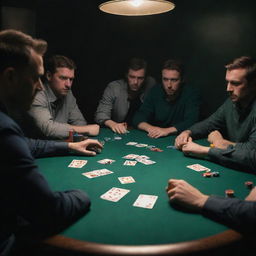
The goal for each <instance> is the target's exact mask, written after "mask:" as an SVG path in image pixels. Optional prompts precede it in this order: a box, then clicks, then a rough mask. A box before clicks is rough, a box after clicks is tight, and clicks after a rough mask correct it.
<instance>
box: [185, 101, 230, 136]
mask: <svg viewBox="0 0 256 256" xmlns="http://www.w3.org/2000/svg"><path fill="white" fill-rule="evenodd" d="M189 130H191V132H192V137H193V139H200V138H204V137H207V136H208V134H209V133H211V132H212V131H214V130H220V131H225V130H226V129H225V115H224V107H223V105H222V106H220V107H219V109H218V110H217V111H216V112H215V113H213V114H212V115H211V116H210V117H208V118H207V119H205V120H203V121H201V122H198V123H196V124H194V125H193V126H191V127H190V128H189Z"/></svg>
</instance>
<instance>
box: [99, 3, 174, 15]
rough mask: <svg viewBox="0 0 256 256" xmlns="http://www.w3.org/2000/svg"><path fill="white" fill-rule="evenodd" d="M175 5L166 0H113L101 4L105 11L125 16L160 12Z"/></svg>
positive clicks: (166, 10) (102, 9)
mask: <svg viewBox="0 0 256 256" xmlns="http://www.w3.org/2000/svg"><path fill="white" fill-rule="evenodd" d="M174 7H175V4H174V3H172V2H170V1H166V0H112V1H107V2H105V3H103V4H101V5H99V8H100V10H101V11H103V12H106V13H110V14H116V15H124V16H143V15H152V14H159V13H164V12H168V11H171V10H172V9H174Z"/></svg>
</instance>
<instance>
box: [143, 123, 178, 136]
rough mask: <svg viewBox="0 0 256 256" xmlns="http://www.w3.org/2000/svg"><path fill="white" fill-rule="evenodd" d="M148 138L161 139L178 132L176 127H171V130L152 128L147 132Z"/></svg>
mask: <svg viewBox="0 0 256 256" xmlns="http://www.w3.org/2000/svg"><path fill="white" fill-rule="evenodd" d="M147 132H148V136H149V137H150V138H155V139H157V138H160V137H165V136H168V135H169V134H172V133H175V132H177V130H176V128H175V127H169V128H161V127H157V126H151V127H150V128H148V130H147Z"/></svg>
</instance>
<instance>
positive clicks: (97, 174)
mask: <svg viewBox="0 0 256 256" xmlns="http://www.w3.org/2000/svg"><path fill="white" fill-rule="evenodd" d="M111 173H113V172H111V171H110V170H108V169H100V170H94V171H91V172H84V173H82V175H84V176H86V177H87V178H89V179H92V178H96V177H100V176H104V175H108V174H111Z"/></svg>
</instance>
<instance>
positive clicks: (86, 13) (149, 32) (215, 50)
mask: <svg viewBox="0 0 256 256" xmlns="http://www.w3.org/2000/svg"><path fill="white" fill-rule="evenodd" d="M102 2H103V1H98V0H72V1H70V0H37V1H36V0H34V1H33V0H27V1H25V0H24V1H22V0H16V1H15V0H9V1H8V0H6V1H4V0H2V1H0V3H1V28H2V29H4V28H16V29H21V30H23V31H24V32H27V33H30V34H32V35H33V36H36V37H39V38H43V39H45V40H47V42H48V44H49V49H48V53H47V55H51V54H63V55H66V56H68V57H70V58H72V59H74V61H75V62H76V64H77V67H78V70H77V73H76V74H77V76H76V80H75V82H74V85H73V92H74V95H75V96H76V97H77V100H78V104H79V107H80V109H81V111H82V112H83V114H84V115H85V117H86V119H87V120H88V121H89V122H93V116H94V112H95V110H96V108H97V104H98V101H99V99H100V97H101V95H102V93H103V90H104V88H105V87H106V85H107V84H108V82H110V81H112V80H115V79H119V78H121V77H122V76H123V75H124V71H125V67H126V63H127V60H128V59H129V58H131V57H134V56H137V57H143V58H145V59H146V60H147V62H148V65H149V73H150V74H151V75H152V76H154V77H155V78H156V79H157V80H158V81H159V82H160V71H161V66H162V63H163V61H164V60H166V59H168V58H176V59H180V60H182V61H183V63H184V65H185V68H186V82H187V83H188V84H192V85H194V86H197V87H199V88H200V89H201V92H202V97H203V101H204V114H205V115H208V114H210V113H211V112H213V111H214V110H215V109H216V108H217V107H218V106H219V105H220V104H221V103H222V102H223V101H224V100H225V98H226V93H225V68H224V66H225V64H227V63H228V62H229V61H230V60H232V59H233V58H236V57H239V56H242V55H252V56H254V57H255V55H256V17H255V16H256V2H255V1H254V0H247V1H246V0H194V1H189V0H176V1H175V4H176V8H175V9H174V10H173V11H171V12H168V13H165V14H160V15H152V16H142V17H124V16H116V15H111V14H105V13H102V12H101V11H100V10H99V9H98V5H99V4H100V3H102Z"/></svg>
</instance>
